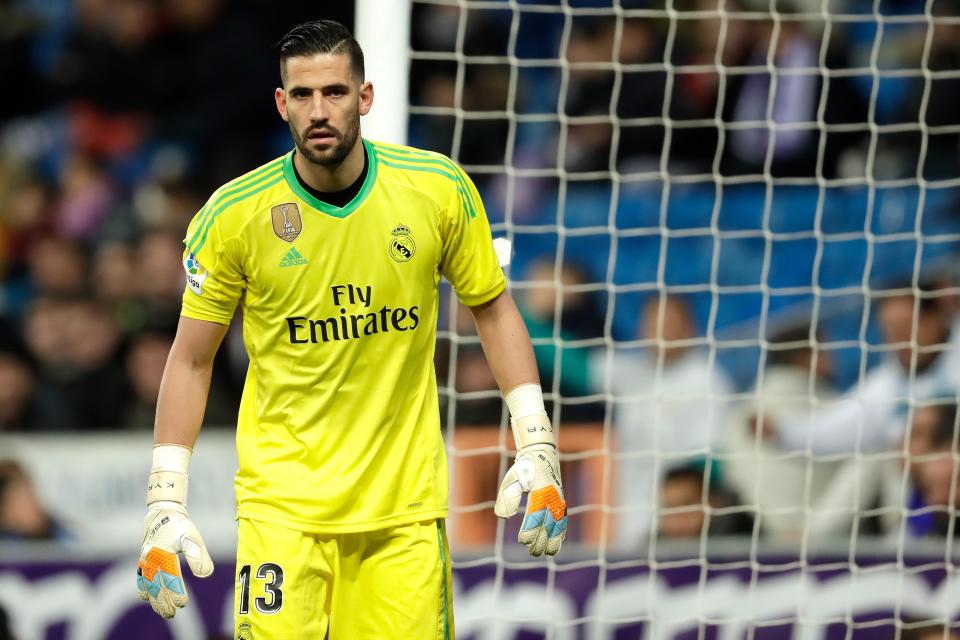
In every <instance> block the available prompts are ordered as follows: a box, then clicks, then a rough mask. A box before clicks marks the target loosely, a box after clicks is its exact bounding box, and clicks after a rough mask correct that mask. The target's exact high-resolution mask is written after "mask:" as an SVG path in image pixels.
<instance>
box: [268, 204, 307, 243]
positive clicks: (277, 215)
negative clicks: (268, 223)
mask: <svg viewBox="0 0 960 640" xmlns="http://www.w3.org/2000/svg"><path fill="white" fill-rule="evenodd" d="M270 218H271V220H272V221H273V232H274V233H275V234H277V237H278V238H280V239H281V240H286V241H287V242H293V241H294V240H296V239H297V236H299V235H300V232H301V231H303V219H302V218H301V217H300V208H299V207H298V206H297V203H296V202H284V203H283V204H278V205H277V206H275V207H273V208H272V209H270Z"/></svg>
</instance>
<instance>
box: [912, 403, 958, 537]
mask: <svg viewBox="0 0 960 640" xmlns="http://www.w3.org/2000/svg"><path fill="white" fill-rule="evenodd" d="M932 426H933V429H932V432H931V433H930V436H929V440H928V441H927V442H928V444H927V448H926V451H925V452H924V453H922V454H918V455H910V457H909V459H908V460H909V464H910V474H911V476H912V478H913V481H914V484H915V486H916V489H917V495H916V498H917V499H916V500H914V501H913V503H912V504H910V505H909V506H910V507H911V516H912V522H911V524H912V525H913V526H912V527H911V533H913V534H914V535H933V536H939V537H942V536H945V535H954V536H958V535H960V530H958V529H960V528H958V526H957V524H958V523H957V522H956V518H957V508H958V507H960V479H958V476H957V457H958V452H960V449H958V446H957V405H955V404H953V405H946V406H940V407H937V414H936V423H935V424H934V425H932ZM921 447H923V445H922V444H921V445H920V446H919V447H917V448H916V449H915V450H918V449H920V448H921Z"/></svg>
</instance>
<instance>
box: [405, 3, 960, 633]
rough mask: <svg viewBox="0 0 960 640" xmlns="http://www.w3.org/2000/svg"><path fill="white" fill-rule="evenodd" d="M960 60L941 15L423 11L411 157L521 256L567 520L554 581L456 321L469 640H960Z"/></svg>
mask: <svg viewBox="0 0 960 640" xmlns="http://www.w3.org/2000/svg"><path fill="white" fill-rule="evenodd" d="M958 31H960V18H958V17H957V10H956V7H955V5H953V4H950V3H947V2H941V1H938V2H933V1H932V0H927V1H926V2H923V1H915V0H913V1H912V0H901V1H898V2H893V1H881V0H874V1H873V2H868V1H866V0H846V1H838V0H834V1H828V0H823V2H821V3H817V2H812V1H811V0H796V1H795V2H789V1H786V0H771V1H770V2H762V0H666V3H665V4H662V3H659V2H657V1H656V0H650V1H647V2H628V1H623V2H617V1H616V0H582V1H580V2H562V3H539V4H538V3H533V2H520V1H496V2H494V1H491V2H472V1H470V2H468V1H465V0H464V1H460V2H456V1H453V0H448V1H440V0H437V1H422V0H415V2H414V4H413V15H412V40H411V43H412V44H411V51H410V56H411V103H410V140H411V143H412V144H414V145H417V146H422V147H427V148H431V149H435V150H438V151H442V152H444V153H448V154H449V155H451V157H453V158H454V159H455V160H457V161H458V162H460V163H461V164H462V165H463V166H464V167H465V168H466V169H467V171H468V173H470V175H471V176H472V177H473V178H474V180H475V181H476V182H477V184H478V186H479V188H480V190H481V193H482V194H483V196H484V200H485V202H486V205H487V210H488V216H489V218H490V220H491V224H492V226H493V229H494V235H495V236H502V237H506V238H507V239H509V240H510V241H511V242H512V246H513V256H512V258H513V262H512V264H511V265H510V267H509V271H508V273H509V277H510V282H511V291H512V293H513V295H514V297H515V299H516V300H517V301H518V305H519V307H520V309H521V312H522V314H523V315H524V317H525V319H526V320H527V323H528V326H529V328H530V332H531V336H532V337H533V340H534V345H535V349H536V353H537V360H538V364H539V367H540V371H541V376H542V378H543V383H544V388H545V391H546V392H547V397H548V400H549V401H550V403H551V411H552V417H553V419H554V422H555V423H557V424H559V425H560V434H561V435H560V448H561V451H562V452H563V462H564V473H565V482H566V487H567V491H568V494H569V495H568V499H569V502H570V504H571V507H572V508H571V512H570V516H571V525H570V527H571V529H570V530H571V533H570V536H569V538H568V540H567V543H565V546H564V549H563V551H562V552H561V555H560V557H559V558H558V560H557V561H556V562H554V561H552V560H551V561H549V562H544V561H539V560H531V559H525V558H524V557H523V555H522V553H520V551H521V549H522V548H521V547H519V545H517V544H516V543H515V542H514V540H515V536H516V529H517V526H518V524H517V523H515V522H508V523H502V522H497V521H496V518H495V517H494V516H493V513H492V506H493V499H494V496H495V491H496V486H497V483H498V480H499V477H500V476H501V475H502V473H503V472H504V471H505V469H506V465H507V464H508V462H509V459H510V457H509V447H510V446H512V444H510V443H511V437H510V436H509V430H508V428H507V427H506V426H505V417H506V416H505V414H504V413H503V408H502V406H501V402H500V396H499V393H498V392H497V391H496V384H495V381H494V380H493V378H492V376H491V374H490V372H489V370H488V369H487V368H486V365H485V363H484V360H483V356H482V352H481V351H480V347H479V342H478V340H477V338H476V336H475V333H474V332H473V330H472V321H471V319H470V316H469V313H467V312H465V311H464V310H463V309H462V308H458V305H457V303H456V298H455V296H454V295H453V294H452V292H449V291H448V292H447V295H446V297H445V300H446V312H445V314H444V317H443V318H442V319H441V326H440V341H439V345H438V358H437V364H438V371H439V381H440V386H441V397H442V399H443V400H444V401H445V406H444V411H443V412H444V419H445V424H446V429H447V443H448V450H449V453H450V460H451V468H452V504H453V509H452V516H451V522H450V534H451V544H452V546H453V549H454V554H455V558H456V563H455V567H456V568H457V569H458V570H459V573H458V574H457V576H458V577H457V584H456V592H457V603H456V612H457V629H458V635H459V637H465V638H528V637H531V638H533V637H549V638H588V637H589V638H637V637H643V638H697V639H698V640H699V639H703V638H730V639H732V638H874V637H875V638H952V637H954V635H951V634H952V633H953V634H957V635H956V637H960V632H957V631H955V629H956V628H957V625H956V623H955V622H952V621H955V620H956V619H957V617H958V616H960V604H958V603H960V585H958V584H957V583H956V581H955V579H954V566H955V563H956V557H957V554H956V550H955V546H954V545H953V543H952V539H953V536H954V532H955V526H954V517H955V514H956V504H957V502H958V500H957V469H958V466H957V465H956V461H957V460H958V459H960V457H958V455H957V446H956V429H955V423H956V417H957V412H956V410H955V403H956V398H957V388H958V383H960V348H958V345H957V342H956V340H957V339H958V336H957V333H958V332H956V331H952V328H953V326H954V324H955V310H956V302H955V299H954V298H955V293H956V291H955V289H954V287H953V280H954V278H953V276H954V269H953V267H952V262H953V260H952V259H953V257H954V256H955V255H956V248H957V240H960V235H958V232H960V219H958V218H957V217H956V216H955V215H954V209H955V203H956V197H957V193H956V191H955V189H956V187H957V186H958V185H960V182H958V177H960V165H958V160H960V108H958V107H957V105H958V104H960V72H958V70H957V69H958V64H960V37H958V35H960V34H958ZM951 625H952V626H951Z"/></svg>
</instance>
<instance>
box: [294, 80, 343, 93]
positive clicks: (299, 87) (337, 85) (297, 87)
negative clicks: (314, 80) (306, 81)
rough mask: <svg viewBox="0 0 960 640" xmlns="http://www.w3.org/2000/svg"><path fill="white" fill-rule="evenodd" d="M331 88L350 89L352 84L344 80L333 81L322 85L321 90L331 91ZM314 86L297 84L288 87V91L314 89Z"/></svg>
mask: <svg viewBox="0 0 960 640" xmlns="http://www.w3.org/2000/svg"><path fill="white" fill-rule="evenodd" d="M331 89H339V90H341V91H349V90H350V85H348V84H346V83H343V82H333V83H330V84H325V85H323V86H322V87H320V90H321V91H330V90H331ZM313 90H314V87H308V86H305V85H300V84H295V85H293V86H291V87H289V88H288V89H287V92H289V93H293V92H295V91H313Z"/></svg>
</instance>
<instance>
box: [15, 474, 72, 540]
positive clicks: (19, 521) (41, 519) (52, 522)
mask: <svg viewBox="0 0 960 640" xmlns="http://www.w3.org/2000/svg"><path fill="white" fill-rule="evenodd" d="M67 538H69V534H68V532H67V530H66V529H64V528H63V526H62V525H61V524H60V523H59V522H57V520H56V519H55V518H53V516H51V515H50V514H48V513H47V512H46V511H45V510H44V508H43V505H42V504H41V503H40V499H39V498H38V497H37V492H36V490H35V489H34V487H33V483H32V482H31V480H30V477H29V476H28V475H27V472H26V471H25V470H24V468H23V467H22V466H20V464H19V463H18V462H16V461H15V460H2V461H0V540H7V541H17V540H23V541H25V540H65V539H67Z"/></svg>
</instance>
